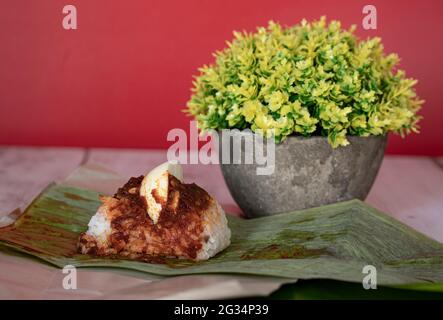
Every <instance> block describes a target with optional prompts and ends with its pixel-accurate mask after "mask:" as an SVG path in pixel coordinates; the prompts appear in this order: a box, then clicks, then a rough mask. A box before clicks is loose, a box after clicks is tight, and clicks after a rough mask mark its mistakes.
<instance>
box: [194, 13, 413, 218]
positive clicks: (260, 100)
mask: <svg viewBox="0 0 443 320" xmlns="http://www.w3.org/2000/svg"><path fill="white" fill-rule="evenodd" d="M354 29H355V27H351V28H350V29H349V30H344V29H343V28H342V27H341V25H340V22H337V21H332V22H330V23H327V22H326V19H325V18H324V17H323V18H321V19H320V20H318V21H314V22H312V23H308V22H306V21H302V22H301V23H300V24H297V25H295V26H292V27H282V26H281V25H280V24H278V23H274V22H270V23H269V25H268V27H267V28H264V27H260V28H258V29H257V31H256V32H254V33H247V32H243V33H238V32H234V36H235V38H234V40H233V41H232V42H231V43H228V47H227V48H226V49H224V50H222V51H219V52H217V53H216V54H215V58H216V60H215V62H214V64H212V65H209V66H204V67H203V68H201V69H200V75H199V76H197V77H196V81H195V82H194V88H193V94H192V97H191V99H190V101H189V102H188V109H187V112H188V113H189V114H191V115H193V116H195V118H196V120H197V122H198V127H199V129H200V130H203V131H205V130H208V129H215V130H221V129H234V128H236V129H239V130H244V129H250V130H252V131H254V132H257V131H260V132H263V133H264V134H266V135H267V134H268V132H270V131H272V132H273V134H274V138H275V141H276V142H277V145H276V148H275V171H274V173H273V174H272V175H268V176H266V175H264V176H258V175H257V174H256V171H255V170H254V165H244V164H222V165H221V167H222V172H223V175H224V177H225V180H226V182H227V185H228V187H229V189H230V192H231V193H232V195H233V197H234V199H235V200H236V201H237V203H238V204H239V206H240V207H241V208H242V209H243V211H244V212H245V214H246V215H247V216H250V217H255V216H263V215H269V214H274V213H279V212H284V211H289V210H295V209H302V208H308V207H313V206H319V205H323V204H328V203H332V202H336V201H342V200H348V199H352V198H359V199H364V198H365V197H366V195H367V194H368V192H369V190H370V188H371V186H372V183H373V181H374V179H375V177H376V174H377V172H378V169H379V167H380V164H381V161H382V158H383V154H384V149H385V145H386V140H387V134H388V133H389V132H394V133H398V134H401V135H402V136H403V135H405V134H407V133H409V132H417V130H418V126H417V122H418V120H419V119H420V116H419V115H417V111H418V110H419V109H420V106H421V104H422V101H421V100H420V99H419V98H418V97H417V96H416V93H415V89H414V86H415V84H416V82H417V81H416V80H414V79H410V78H406V76H405V73H404V71H402V70H398V69H396V65H397V63H398V57H397V55H396V54H389V55H386V54H385V53H384V51H383V45H382V44H381V40H380V39H379V38H371V39H367V40H360V39H358V38H357V37H356V36H355V35H354V34H353V32H354Z"/></svg>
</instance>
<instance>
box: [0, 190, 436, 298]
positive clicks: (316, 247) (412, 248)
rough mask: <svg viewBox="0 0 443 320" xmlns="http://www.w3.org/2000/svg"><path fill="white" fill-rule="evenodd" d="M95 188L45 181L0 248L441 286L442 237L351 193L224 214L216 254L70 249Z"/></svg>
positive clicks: (135, 264) (60, 262)
mask: <svg viewBox="0 0 443 320" xmlns="http://www.w3.org/2000/svg"><path fill="white" fill-rule="evenodd" d="M98 195H99V194H98V193H97V192H95V191H91V190H86V189H80V188H74V187H70V186H67V185H63V184H53V185H50V186H49V187H48V188H46V189H45V190H44V191H43V192H42V193H41V194H40V195H39V196H38V197H37V198H36V199H35V200H34V201H33V202H32V203H31V204H30V205H29V206H28V208H27V209H26V210H25V211H24V212H23V214H21V215H20V216H19V217H18V218H17V219H16V220H15V222H14V223H12V224H10V225H8V226H5V227H2V228H0V250H16V251H19V252H21V253H25V254H28V255H30V256H32V257H34V258H38V259H40V260H41V261H43V262H46V263H49V264H52V265H55V266H57V267H60V268H62V267H64V266H65V265H74V266H76V267H111V268H125V269H131V270H136V271H140V272H147V273H151V274H156V275H163V276H176V275H187V274H203V273H231V274H251V275H263V276H277V277H285V278H291V279H332V280H341V281H347V282H355V283H360V286H361V283H362V279H363V278H364V277H365V276H366V274H364V273H362V270H363V267H364V266H366V265H373V266H375V267H376V269H377V285H380V286H393V287H399V288H403V287H405V288H407V289H416V290H430V291H434V292H443V285H442V284H443V244H441V243H439V242H437V241H435V240H432V239H430V238H428V237H426V236H424V235H422V234H420V233H418V232H417V231H415V230H413V229H411V228H409V227H408V226H406V225H404V224H402V223H400V222H398V221H397V220H395V219H393V218H391V217H389V216H387V215H386V214H383V213H381V212H379V211H378V210H376V209H374V208H372V207H370V206H368V205H367V204H365V203H364V202H362V201H359V200H351V201H346V202H340V203H336V204H332V205H327V206H323V207H318V208H313V209H308V210H302V211H296V212H290V213H283V214H279V215H275V216H270V217H264V218H258V219H253V220H246V219H242V218H239V217H234V216H228V221H229V226H230V228H231V231H232V243H231V245H230V246H229V247H228V248H227V249H226V250H225V251H223V252H221V253H220V254H218V255H217V256H216V257H214V258H212V259H210V260H208V261H203V262H194V261H188V260H182V259H165V260H164V261H163V262H162V263H146V262H141V261H131V260H125V259H123V258H121V257H117V256H111V257H106V258H97V257H92V256H88V255H81V254H79V253H77V251H76V243H77V239H78V236H79V234H80V233H81V232H84V231H85V230H86V229H87V224H88V222H89V219H90V218H91V216H92V215H93V214H94V213H95V212H96V210H97V208H98V206H99V205H100V203H99V200H98ZM2 248H3V249H2Z"/></svg>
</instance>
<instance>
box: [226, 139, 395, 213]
mask: <svg viewBox="0 0 443 320" xmlns="http://www.w3.org/2000/svg"><path fill="white" fill-rule="evenodd" d="M348 140H349V142H350V145H348V146H346V147H339V148H336V149H332V147H331V146H330V145H329V144H328V141H327V138H325V137H320V136H314V137H310V138H303V137H296V136H293V137H289V138H288V139H286V140H285V141H284V142H282V143H281V144H277V145H276V146H275V170H274V173H273V174H271V175H257V172H256V168H257V167H260V166H258V165H256V164H221V169H222V173H223V176H224V178H225V181H226V183H227V185H228V187H229V190H230V192H231V195H232V197H233V198H234V199H235V201H236V202H237V204H238V205H239V206H240V208H241V209H242V210H243V212H244V214H245V215H246V216H247V217H250V218H254V217H261V216H267V215H273V214H276V213H281V212H287V211H293V210H299V209H305V208H311V207H317V206H321V205H325V204H330V203H334V202H339V201H344V200H349V199H353V198H358V199H361V200H364V199H365V198H366V196H367V195H368V193H369V191H370V189H371V186H372V184H373V183H374V180H375V177H376V175H377V172H378V170H379V168H380V164H381V162H382V159H383V155H384V150H385V146H386V143H387V136H370V137H353V136H351V137H348ZM241 152H242V156H244V152H245V150H244V148H242V151H241ZM231 153H232V145H231ZM242 159H244V158H243V157H242ZM220 163H221V161H220ZM242 163H244V162H242ZM261 167H262V166H261Z"/></svg>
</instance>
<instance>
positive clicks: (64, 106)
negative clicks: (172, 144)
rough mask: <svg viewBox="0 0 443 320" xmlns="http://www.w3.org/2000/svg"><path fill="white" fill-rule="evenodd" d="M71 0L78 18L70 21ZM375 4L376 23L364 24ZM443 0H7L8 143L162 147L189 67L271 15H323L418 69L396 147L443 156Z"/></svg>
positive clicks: (3, 21) (2, 31)
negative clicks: (416, 115)
mask: <svg viewBox="0 0 443 320" xmlns="http://www.w3.org/2000/svg"><path fill="white" fill-rule="evenodd" d="M67 4H74V5H75V6H76V7H77V11H78V29H77V30H69V31H67V30H64V29H63V28H62V19H63V14H62V8H63V6H64V5H67ZM365 4H374V5H376V7H377V10H378V29H377V30H375V31H366V30H363V29H362V27H361V21H362V18H363V14H362V13H361V12H362V8H363V6H364V5H365ZM442 14H443V1H438V0H436V1H430V0H420V1H371V2H368V1H356V0H353V1H315V0H309V1H295V0H288V1H278V0H275V1H266V0H263V1H262V0H248V1H241V0H224V1H215V0H211V1H208V0H206V1H205V0H200V1H197V0H186V1H179V0H177V1H170V0H169V1H159V0H155V1H154V0H132V1H109V0H81V1H80V0H65V1H59V0H46V1H37V0H32V1H25V0H9V1H7V0H4V1H2V2H1V4H0V144H6V145H12V144H14V145H59V146H61V145H66V146H88V147H91V146H101V147H142V148H164V147H167V146H168V145H169V143H168V142H167V141H166V134H167V132H168V130H169V129H171V128H174V127H182V128H187V127H188V125H189V122H188V121H189V118H187V117H186V116H185V115H184V114H182V113H181V112H180V110H181V109H183V108H184V107H185V104H186V101H187V100H188V98H189V95H190V91H189V89H190V87H191V81H192V75H193V74H196V72H197V68H198V67H199V66H201V65H202V64H204V63H208V62H211V61H212V56H211V53H212V52H213V51H214V50H216V49H221V48H223V47H224V44H225V40H228V39H231V38H232V31H233V30H242V29H246V30H254V29H255V27H256V26H257V25H266V24H267V21H268V20H270V19H273V20H276V21H280V22H281V23H283V24H294V23H297V22H299V20H300V19H302V18H306V19H308V20H311V19H317V18H319V17H320V16H321V15H327V16H328V18H329V19H332V18H334V19H339V20H341V21H342V22H343V24H344V25H345V26H346V27H347V26H349V25H350V24H357V26H358V29H357V33H358V34H359V35H360V36H362V37H367V36H374V35H379V36H381V37H382V38H383V42H384V44H385V48H386V50H387V52H398V53H399V55H400V57H401V58H402V62H401V67H402V68H404V69H406V71H407V74H408V75H409V76H412V77H415V78H417V79H419V81H420V82H419V84H418V93H419V95H420V96H421V97H422V98H424V99H425V100H426V104H425V105H424V108H423V110H422V111H421V114H422V115H423V116H424V120H422V122H421V127H422V130H421V131H422V132H421V134H420V135H410V136H408V137H407V139H401V138H400V137H396V136H395V137H392V138H391V140H390V145H389V148H388V151H389V152H390V153H400V154H427V155H443V139H442V136H443V130H442V129H441V123H440V122H441V120H442V118H443V117H442V115H443V95H442V82H443V80H442V74H443V72H442V71H443V67H442V65H443V60H442V58H443V44H442V41H441V39H442V35H441V33H442V29H443V28H442V27H443V19H441V15H442Z"/></svg>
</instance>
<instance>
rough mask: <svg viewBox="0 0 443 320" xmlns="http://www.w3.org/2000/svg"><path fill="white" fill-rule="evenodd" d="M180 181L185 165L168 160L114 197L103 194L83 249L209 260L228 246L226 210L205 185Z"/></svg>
mask: <svg viewBox="0 0 443 320" xmlns="http://www.w3.org/2000/svg"><path fill="white" fill-rule="evenodd" d="M182 180H183V173H182V168H181V166H180V165H177V164H170V163H165V164H163V165H160V166H158V167H157V168H155V169H154V170H152V171H151V172H149V173H148V174H147V175H146V176H140V177H137V178H131V179H129V181H128V182H127V183H126V184H125V185H124V186H123V187H121V188H120V189H118V191H117V193H116V194H114V196H112V197H108V196H100V200H101V202H102V205H101V206H100V207H99V209H98V211H97V213H96V214H95V215H94V216H93V217H92V218H91V220H90V222H89V224H88V230H87V231H86V232H85V233H82V234H81V235H80V238H79V242H78V247H79V251H80V252H81V253H83V254H89V255H96V256H107V255H121V256H124V257H127V258H130V259H140V258H141V259H143V258H149V257H170V258H184V259H192V260H206V259H209V258H211V257H213V256H214V255H216V254H217V253H218V252H220V251H222V250H224V249H225V248H226V247H227V246H229V244H230V237H231V231H230V230H229V228H228V223H227V219H226V216H225V213H224V211H223V209H222V208H221V206H220V205H219V204H218V202H217V201H216V200H215V199H214V198H213V197H211V196H210V195H209V194H208V193H207V192H206V191H205V190H203V189H202V188H200V187H199V186H197V185H196V184H194V183H191V184H186V183H183V182H182Z"/></svg>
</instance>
